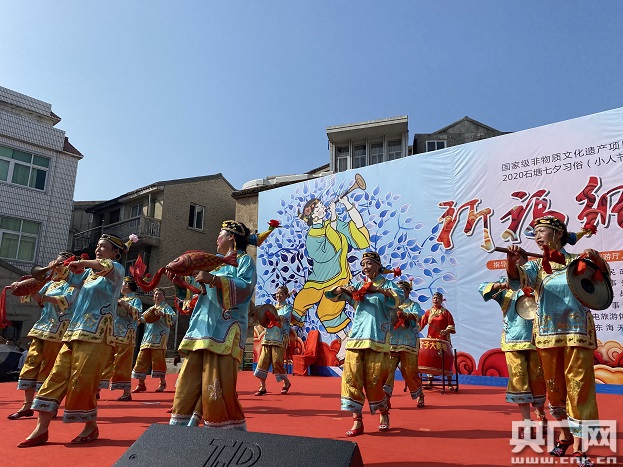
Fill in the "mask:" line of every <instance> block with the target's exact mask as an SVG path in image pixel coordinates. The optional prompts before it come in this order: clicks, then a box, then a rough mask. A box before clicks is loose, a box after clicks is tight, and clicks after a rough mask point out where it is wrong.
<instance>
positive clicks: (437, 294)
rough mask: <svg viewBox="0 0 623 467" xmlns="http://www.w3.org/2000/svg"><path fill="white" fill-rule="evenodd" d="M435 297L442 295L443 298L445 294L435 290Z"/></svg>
mask: <svg viewBox="0 0 623 467" xmlns="http://www.w3.org/2000/svg"><path fill="white" fill-rule="evenodd" d="M433 297H441V298H442V299H443V294H442V293H441V292H435V293H434V294H433Z"/></svg>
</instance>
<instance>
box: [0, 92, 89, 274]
mask: <svg viewBox="0 0 623 467" xmlns="http://www.w3.org/2000/svg"><path fill="white" fill-rule="evenodd" d="M60 121H61V119H60V117H59V116H58V115H56V114H55V113H54V112H52V106H51V104H48V103H46V102H43V101H40V100H38V99H34V98H32V97H29V96H25V95H24V94H20V93H18V92H15V91H12V90H10V89H7V88H4V87H1V86H0V260H3V261H5V262H7V263H9V264H11V265H12V266H15V267H17V268H19V269H21V270H23V271H30V268H31V267H32V266H33V265H35V264H47V263H48V262H49V261H50V260H52V259H54V258H55V257H56V255H57V254H58V252H59V251H62V250H65V249H66V248H67V237H68V235H69V231H70V228H71V213H72V207H73V195H74V186H75V183H76V172H77V170H78V162H79V161H80V159H82V157H83V156H82V154H80V152H79V151H78V150H77V149H76V148H74V147H73V146H72V145H71V144H70V143H69V141H68V139H67V137H66V136H65V132H64V131H63V130H60V129H58V128H55V125H56V124H57V123H59V122H60Z"/></svg>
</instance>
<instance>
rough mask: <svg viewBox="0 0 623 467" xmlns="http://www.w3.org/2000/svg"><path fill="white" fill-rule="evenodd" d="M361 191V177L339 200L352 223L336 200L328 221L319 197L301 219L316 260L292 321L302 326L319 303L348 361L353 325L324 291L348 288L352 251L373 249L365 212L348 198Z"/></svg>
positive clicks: (326, 324)
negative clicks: (347, 346) (347, 345)
mask: <svg viewBox="0 0 623 467" xmlns="http://www.w3.org/2000/svg"><path fill="white" fill-rule="evenodd" d="M357 188H361V189H364V190H365V188H366V184H365V181H364V179H363V178H362V177H361V176H360V175H359V174H357V175H356V177H355V183H354V184H353V185H352V186H351V187H350V188H349V189H348V191H346V192H345V193H343V194H341V195H340V196H339V197H338V199H337V201H338V202H340V203H342V204H343V205H344V207H345V208H346V213H347V215H348V216H349V217H350V219H348V220H342V219H339V218H338V215H337V212H336V207H335V205H336V202H335V201H331V202H330V203H329V205H328V211H329V218H328V219H327V218H326V217H327V208H326V207H325V206H324V204H323V203H322V202H321V201H320V200H319V199H317V198H312V199H310V200H309V201H308V202H307V203H306V204H305V206H304V207H303V210H302V212H299V216H298V217H299V218H300V219H302V220H303V221H305V222H306V223H307V225H308V226H309V231H308V233H307V238H306V240H305V246H306V248H307V254H308V256H309V258H311V259H312V260H313V267H312V270H311V271H310V273H309V275H308V276H307V280H306V282H305V284H304V285H303V288H302V290H301V291H300V292H299V293H298V294H297V296H296V298H295V300H294V310H293V313H292V322H293V324H295V325H297V326H302V325H303V322H304V321H305V315H306V314H307V311H308V310H309V309H310V308H311V307H312V306H313V305H315V304H317V305H318V306H317V308H316V314H317V315H318V319H319V320H320V322H321V323H322V325H323V326H324V328H325V329H326V330H327V332H329V333H331V334H337V336H338V337H339V338H340V339H341V341H342V345H341V348H340V351H339V352H338V355H337V357H338V359H343V358H344V354H345V343H346V332H345V329H346V327H347V326H348V325H349V324H350V318H348V316H347V315H346V313H345V312H344V306H345V302H332V301H330V300H328V299H327V298H326V297H325V295H324V292H325V291H327V290H332V289H334V288H335V287H342V286H346V285H347V284H348V283H349V281H350V279H351V278H352V273H351V271H350V268H349V266H348V250H349V248H354V249H357V250H363V249H366V248H368V247H369V246H370V232H369V231H368V229H367V227H366V226H365V224H364V221H363V218H362V216H361V213H360V212H359V210H358V209H357V207H356V206H355V205H353V204H352V203H351V202H350V200H349V199H348V194H349V193H350V192H351V191H353V190H354V189H357Z"/></svg>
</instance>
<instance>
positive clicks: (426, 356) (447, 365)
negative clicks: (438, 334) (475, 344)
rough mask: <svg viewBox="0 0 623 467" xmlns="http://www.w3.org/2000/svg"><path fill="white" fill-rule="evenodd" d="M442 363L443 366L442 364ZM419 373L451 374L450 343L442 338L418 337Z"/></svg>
mask: <svg viewBox="0 0 623 467" xmlns="http://www.w3.org/2000/svg"><path fill="white" fill-rule="evenodd" d="M442 365H443V366H442ZM418 366H419V371H420V373H425V374H429V375H441V374H442V373H443V374H444V375H446V376H447V375H451V374H452V344H450V342H448V341H444V340H442V339H430V338H422V339H420V352H419V356H418Z"/></svg>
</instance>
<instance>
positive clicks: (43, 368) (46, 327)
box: [7, 252, 79, 420]
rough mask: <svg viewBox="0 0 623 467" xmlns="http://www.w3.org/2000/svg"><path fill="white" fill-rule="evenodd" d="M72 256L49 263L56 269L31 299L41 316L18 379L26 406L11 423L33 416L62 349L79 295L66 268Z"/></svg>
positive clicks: (34, 329) (63, 253)
mask: <svg viewBox="0 0 623 467" xmlns="http://www.w3.org/2000/svg"><path fill="white" fill-rule="evenodd" d="M72 256H73V255H72V254H71V253H69V252H62V253H59V255H58V257H57V258H56V260H54V261H51V262H50V264H49V265H48V267H50V268H53V273H52V278H51V279H50V280H49V281H48V282H47V283H46V284H45V285H44V286H43V288H42V289H41V290H40V291H39V292H38V293H37V294H35V295H34V296H33V297H32V298H33V300H35V301H36V302H39V303H40V304H41V307H42V308H41V317H40V318H39V319H38V320H37V322H36V323H35V324H34V325H33V327H32V329H31V330H30V332H29V333H28V337H30V338H32V340H31V342H30V346H29V348H28V356H27V357H26V359H25V361H24V366H23V367H22V369H21V371H20V374H19V379H18V380H17V389H18V390H23V391H24V403H23V404H22V408H21V409H19V410H18V411H17V412H15V413H12V414H11V415H9V416H8V417H7V418H8V419H9V420H17V419H19V418H22V417H32V416H33V415H34V411H33V410H32V409H31V406H32V401H33V399H34V398H35V392H36V391H37V389H38V388H40V387H41V385H42V384H43V382H44V381H45V379H46V378H47V377H48V375H49V374H50V372H51V371H52V367H53V366H54V362H55V360H56V357H57V355H58V353H59V352H60V350H61V347H62V346H63V334H65V331H66V330H67V326H69V320H70V319H71V305H72V303H73V302H74V300H75V299H76V298H77V297H78V292H79V289H77V288H76V287H74V286H73V285H71V284H70V280H71V278H72V276H73V273H71V272H69V269H68V268H67V267H66V266H64V265H63V261H65V260H67V259H69V258H70V257H72Z"/></svg>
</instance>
